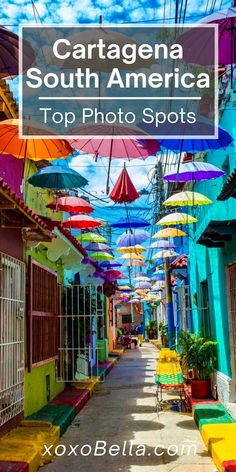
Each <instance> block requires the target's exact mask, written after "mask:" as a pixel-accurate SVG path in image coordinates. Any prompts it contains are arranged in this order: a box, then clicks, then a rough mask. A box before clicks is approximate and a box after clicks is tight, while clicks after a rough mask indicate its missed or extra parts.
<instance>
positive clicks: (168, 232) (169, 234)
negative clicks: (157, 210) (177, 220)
mask: <svg viewBox="0 0 236 472" xmlns="http://www.w3.org/2000/svg"><path fill="white" fill-rule="evenodd" d="M177 236H187V233H185V232H184V231H182V230H181V229H177V228H165V229H161V230H160V231H157V233H155V234H154V235H153V236H152V238H154V239H156V238H175V237H177Z"/></svg>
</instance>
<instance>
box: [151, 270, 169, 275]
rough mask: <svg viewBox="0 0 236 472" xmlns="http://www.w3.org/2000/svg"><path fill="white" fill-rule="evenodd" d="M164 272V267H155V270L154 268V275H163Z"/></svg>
mask: <svg viewBox="0 0 236 472" xmlns="http://www.w3.org/2000/svg"><path fill="white" fill-rule="evenodd" d="M165 273H166V272H165V270H164V269H157V270H155V272H154V275H160V276H161V275H165Z"/></svg>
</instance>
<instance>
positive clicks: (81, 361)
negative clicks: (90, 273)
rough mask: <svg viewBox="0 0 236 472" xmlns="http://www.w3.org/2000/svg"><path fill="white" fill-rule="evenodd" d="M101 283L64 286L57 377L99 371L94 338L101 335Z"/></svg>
mask: <svg viewBox="0 0 236 472" xmlns="http://www.w3.org/2000/svg"><path fill="white" fill-rule="evenodd" d="M103 299H104V296H103V292H102V287H101V286H97V285H87V286H82V285H73V286H67V287H63V296H62V309H61V315H60V317H59V318H60V336H59V339H60V347H59V353H60V356H59V366H58V380H63V381H67V382H72V381H76V380H81V379H86V378H89V377H92V376H93V375H98V348H97V339H103V338H104V303H103Z"/></svg>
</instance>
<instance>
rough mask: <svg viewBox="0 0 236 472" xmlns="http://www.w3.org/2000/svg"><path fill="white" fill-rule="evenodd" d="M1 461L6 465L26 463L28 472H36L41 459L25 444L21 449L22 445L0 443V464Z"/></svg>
mask: <svg viewBox="0 0 236 472" xmlns="http://www.w3.org/2000/svg"><path fill="white" fill-rule="evenodd" d="M2 461H3V462H7V463H9V462H21V463H22V462H27V464H28V472H36V471H37V470H38V468H39V467H40V462H41V457H40V454H39V452H38V450H37V449H35V448H34V447H33V446H29V445H27V444H25V445H24V447H22V444H21V445H20V444H18V445H15V444H14V445H13V444H4V443H3V442H2V441H0V464H1V462H2ZM0 470H1V469H0ZM3 470H4V469H3ZM10 470H11V469H10ZM13 470H14V469H13ZM23 470H24V469H23ZM14 472H15V471H14Z"/></svg>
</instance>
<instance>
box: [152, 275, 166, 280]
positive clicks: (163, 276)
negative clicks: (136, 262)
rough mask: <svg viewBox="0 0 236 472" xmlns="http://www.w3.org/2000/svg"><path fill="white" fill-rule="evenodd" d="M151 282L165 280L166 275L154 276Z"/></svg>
mask: <svg viewBox="0 0 236 472" xmlns="http://www.w3.org/2000/svg"><path fill="white" fill-rule="evenodd" d="M151 280H165V274H164V275H163V274H160V275H158V274H156V275H153V276H152V277H151Z"/></svg>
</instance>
